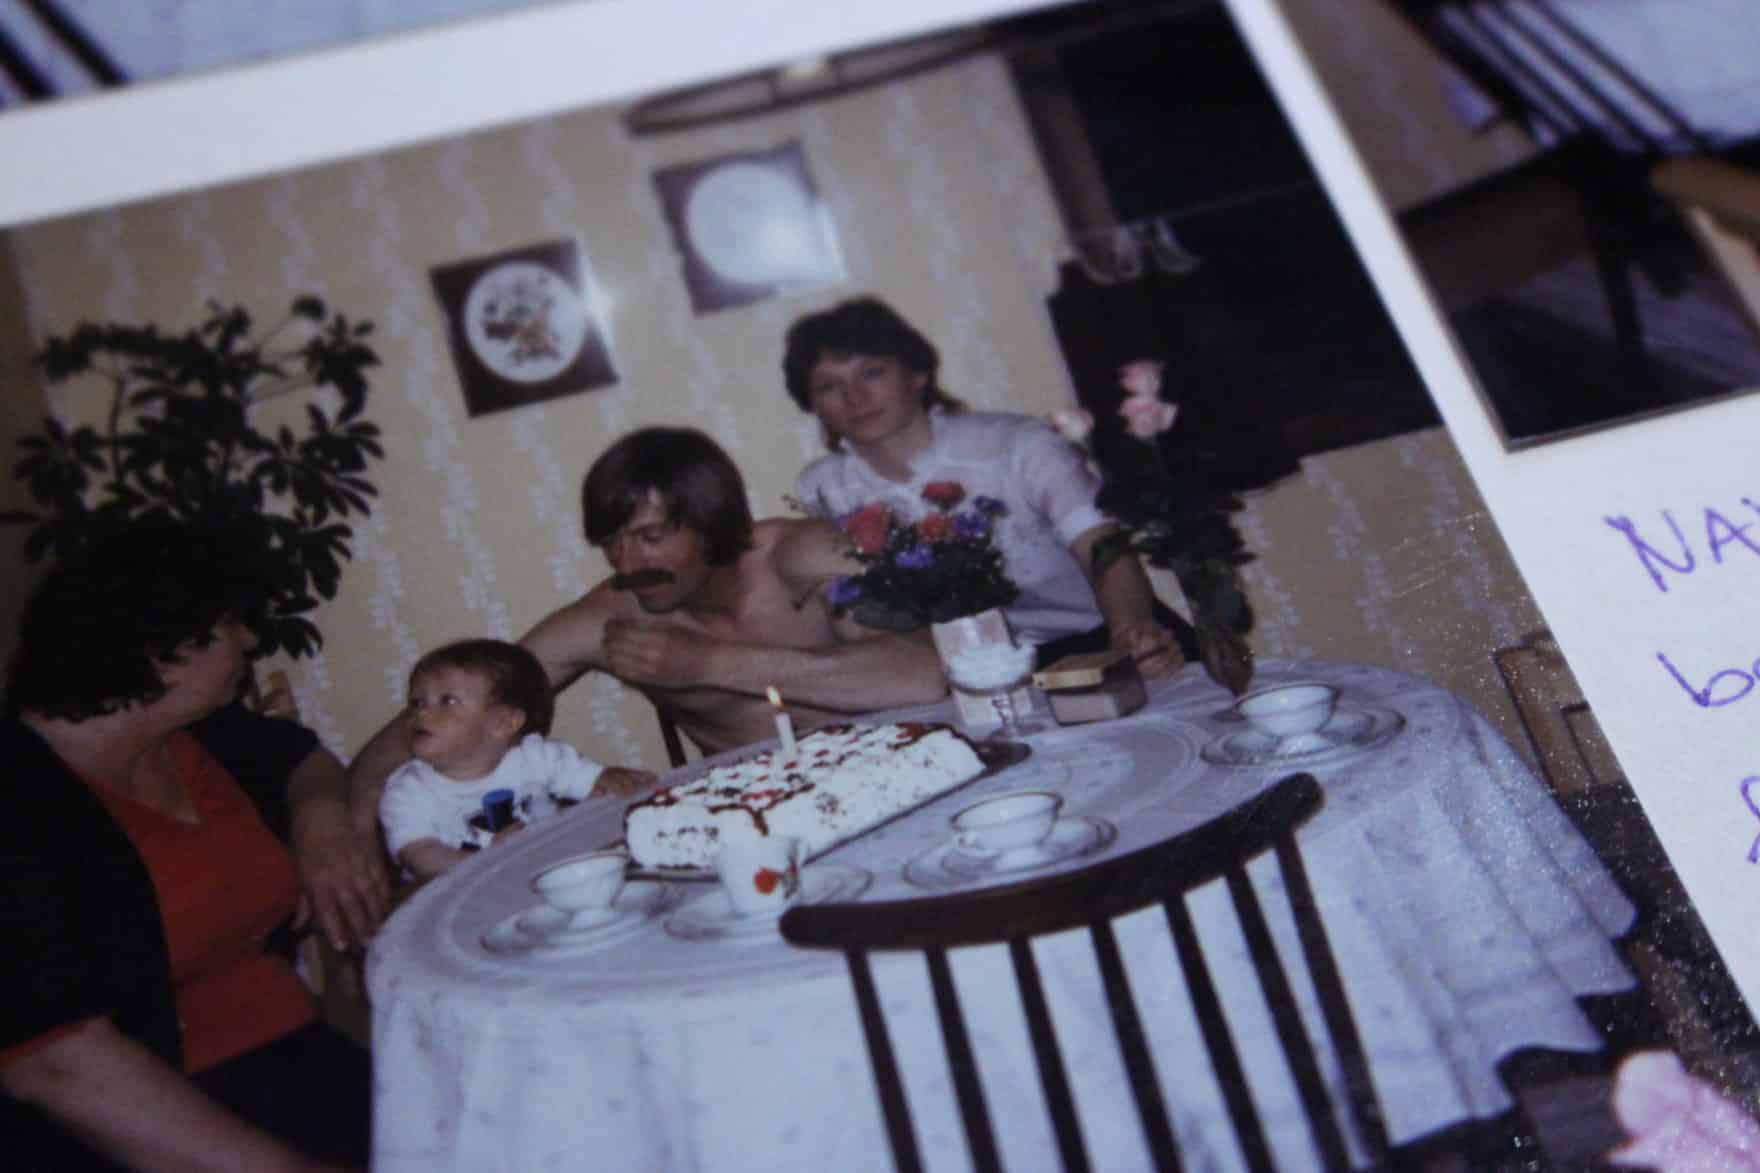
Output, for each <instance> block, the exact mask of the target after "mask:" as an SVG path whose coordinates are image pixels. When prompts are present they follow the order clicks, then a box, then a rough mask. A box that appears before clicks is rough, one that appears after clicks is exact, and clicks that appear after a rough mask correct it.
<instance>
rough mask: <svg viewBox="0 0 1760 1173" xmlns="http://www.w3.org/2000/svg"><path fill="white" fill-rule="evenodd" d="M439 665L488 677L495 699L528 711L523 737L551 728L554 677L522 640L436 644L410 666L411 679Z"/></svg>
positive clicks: (483, 640) (521, 732) (521, 729)
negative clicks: (522, 645)
mask: <svg viewBox="0 0 1760 1173" xmlns="http://www.w3.org/2000/svg"><path fill="white" fill-rule="evenodd" d="M437 668H455V669H457V670H458V671H460V672H470V673H474V674H475V675H478V676H481V677H484V678H485V679H487V680H488V681H489V699H490V700H491V701H493V702H494V703H495V704H498V705H507V706H508V707H509V708H514V709H518V710H519V711H520V712H521V713H523V714H524V715H525V719H526V720H525V724H524V725H522V726H521V727H520V731H519V735H520V736H521V737H524V736H525V735H526V734H528V733H536V734H538V735H539V736H540V737H542V736H545V735H547V734H548V733H549V732H550V723H551V721H552V720H554V718H555V716H556V697H555V694H554V693H553V692H552V691H551V688H550V678H549V677H548V676H546V675H545V674H544V666H543V665H542V664H540V663H538V657H536V656H534V655H532V653H530V652H528V651H527V650H526V649H524V648H522V647H520V646H519V645H518V644H510V643H507V642H506V641H504V640H498V639H461V640H458V641H457V642H455V643H449V644H447V645H445V646H444V647H438V648H435V649H434V650H433V651H431V652H429V653H428V654H427V655H425V656H423V657H422V658H421V659H419V660H417V661H416V666H415V667H414V668H411V669H410V670H409V679H410V683H411V684H414V683H415V680H416V677H418V676H422V675H425V674H426V673H429V672H432V671H434V670H435V669H437Z"/></svg>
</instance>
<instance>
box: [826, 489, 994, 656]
mask: <svg viewBox="0 0 1760 1173" xmlns="http://www.w3.org/2000/svg"><path fill="white" fill-rule="evenodd" d="M923 499H924V500H925V501H927V502H928V503H929V504H930V505H931V506H933V507H934V511H933V512H931V513H929V514H927V515H926V516H924V517H923V518H922V519H921V520H919V521H906V520H905V519H903V518H901V517H899V516H898V515H897V514H896V513H894V512H893V511H892V510H891V509H889V508H887V507H886V506H885V505H882V504H878V503H875V504H870V505H865V506H863V507H862V508H860V509H858V510H856V511H855V512H853V513H847V514H845V515H843V516H842V517H840V518H838V519H837V525H838V528H840V529H841V530H843V532H844V533H846V534H848V535H849V538H850V543H851V546H852V552H853V554H854V556H855V558H856V560H857V561H859V562H860V563H862V565H863V566H864V567H866V569H864V570H863V571H862V572H861V573H860V574H852V575H849V576H848V577H846V578H840V579H838V580H837V581H836V582H834V583H832V584H831V591H830V601H831V607H832V611H833V613H835V614H838V615H842V614H844V613H846V612H848V613H851V614H853V615H854V616H855V619H856V621H857V622H858V623H861V624H863V625H865V626H868V627H875V628H880V629H882V630H886V631H915V630H917V629H919V628H922V627H926V626H929V625H932V624H936V623H946V622H949V621H950V620H954V619H961V618H964V617H966V616H969V615H976V614H978V613H979V612H981V611H987V610H989V609H991V608H993V607H1006V606H1007V605H1008V604H1010V603H1012V602H1014V600H1015V597H1016V596H1017V595H1019V594H1020V591H1019V589H1018V588H1017V587H1016V586H1015V584H1014V580H1013V579H1011V578H1009V577H1008V573H1007V571H1006V570H1005V569H1004V568H1003V557H1002V551H1001V550H999V549H997V547H996V544H995V521H996V518H998V517H1000V516H1002V515H1003V514H1004V513H1006V512H1007V507H1006V506H1005V505H1003V503H1002V502H1001V501H998V500H996V499H995V498H994V497H984V496H979V497H975V498H973V499H972V503H971V507H970V508H968V509H963V510H958V511H957V512H956V511H955V510H956V507H957V506H958V505H959V504H960V502H962V501H964V500H965V487H964V486H962V485H960V484H959V483H958V482H955V481H934V482H932V483H931V484H929V485H926V486H924V488H923Z"/></svg>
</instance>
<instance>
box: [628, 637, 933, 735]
mask: <svg viewBox="0 0 1760 1173" xmlns="http://www.w3.org/2000/svg"><path fill="white" fill-rule="evenodd" d="M838 640H839V642H837V643H835V644H833V645H831V646H830V647H825V648H814V649H805V648H780V647H773V646H769V645H764V644H749V643H735V642H730V641H726V640H710V639H707V638H705V637H703V636H702V635H699V634H698V633H696V632H693V631H689V630H687V629H685V628H682V627H677V626H674V625H671V624H668V623H664V622H657V621H647V620H637V619H630V620H614V621H613V622H612V625H611V628H610V629H609V630H608V631H607V633H606V654H607V657H608V658H609V660H610V671H611V672H612V673H613V674H614V675H616V676H617V677H618V679H620V680H625V681H628V682H630V683H632V684H645V685H650V686H652V687H656V688H695V687H707V688H719V689H724V690H726V691H728V692H738V693H745V694H747V695H749V696H763V695H764V690H765V689H766V688H768V687H770V686H775V687H776V688H778V689H780V690H781V691H782V693H783V694H784V695H785V696H787V697H788V699H789V700H791V701H799V702H801V703H803V704H808V705H812V706H814V707H815V708H821V709H834V710H837V711H840V712H847V713H866V712H872V711H873V710H875V709H892V708H899V707H902V706H905V705H919V704H927V703H929V702H932V701H937V700H940V699H941V698H942V697H944V696H946V695H947V681H946V679H945V678H944V677H943V676H942V674H941V660H940V657H938V656H937V655H936V654H935V646H934V644H933V643H932V642H930V639H929V633H928V632H926V631H924V632H912V633H910V634H907V635H899V634H890V633H877V632H868V631H865V630H863V631H862V632H861V633H859V634H857V633H850V632H846V631H845V630H844V628H843V626H842V625H839V628H838Z"/></svg>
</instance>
